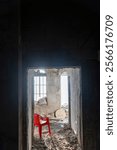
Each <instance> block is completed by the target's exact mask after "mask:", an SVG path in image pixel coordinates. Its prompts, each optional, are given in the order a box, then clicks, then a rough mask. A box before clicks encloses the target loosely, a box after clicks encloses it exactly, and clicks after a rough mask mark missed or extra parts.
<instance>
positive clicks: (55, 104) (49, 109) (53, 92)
mask: <svg viewBox="0 0 117 150" xmlns="http://www.w3.org/2000/svg"><path fill="white" fill-rule="evenodd" d="M46 72H47V103H48V104H47V105H41V106H39V105H38V106H37V105H36V106H35V112H37V113H41V114H48V113H53V112H55V111H56V110H57V109H59V108H60V100H61V95H60V76H59V70H58V69H47V70H46Z"/></svg>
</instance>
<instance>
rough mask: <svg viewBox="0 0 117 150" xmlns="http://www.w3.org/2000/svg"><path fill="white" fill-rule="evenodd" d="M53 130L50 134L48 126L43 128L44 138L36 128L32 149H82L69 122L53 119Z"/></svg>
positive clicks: (51, 122) (51, 123)
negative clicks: (40, 136)
mask: <svg viewBox="0 0 117 150" xmlns="http://www.w3.org/2000/svg"><path fill="white" fill-rule="evenodd" d="M50 125H51V132H52V135H51V136H49V135H48V132H47V128H46V127H44V128H43V134H42V139H40V138H39V134H38V129H37V128H35V129H34V136H33V145H32V150H81V148H80V146H79V144H78V140H77V137H76V135H75V134H74V132H73V131H72V129H71V128H70V127H69V125H68V124H66V123H64V122H62V121H60V120H59V121H57V120H51V121H50Z"/></svg>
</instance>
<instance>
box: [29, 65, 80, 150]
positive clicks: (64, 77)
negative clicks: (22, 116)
mask: <svg viewBox="0 0 117 150" xmlns="http://www.w3.org/2000/svg"><path fill="white" fill-rule="evenodd" d="M80 73H81V72H80V68H46V69H45V68H30V69H28V84H27V89H28V92H27V94H28V101H27V106H28V109H27V110H28V111H27V116H28V119H27V124H28V135H27V143H28V150H33V149H35V150H38V149H41V148H42V149H47V150H49V149H52V148H53V149H55V150H56V149H60V148H63V149H67V148H68V149H69V148H71V149H74V147H76V149H77V148H78V147H79V148H80V147H81V135H82V134H81V132H82V131H81V124H82V119H81V118H82V117H81V116H82V112H81V110H82V109H81V75H80ZM76 81H77V82H76ZM35 114H38V115H39V116H41V117H42V118H48V119H49V125H50V129H51V135H49V134H48V133H49V132H48V126H43V127H42V138H40V134H39V130H38V129H39V128H38V126H37V127H36V126H35V125H34V115H35ZM74 140H75V143H74V144H73V143H72V142H73V141H74ZM57 143H58V144H57Z"/></svg>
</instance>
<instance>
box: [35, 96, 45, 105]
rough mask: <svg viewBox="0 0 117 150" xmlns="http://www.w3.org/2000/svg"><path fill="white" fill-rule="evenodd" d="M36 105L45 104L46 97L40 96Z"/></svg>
mask: <svg viewBox="0 0 117 150" xmlns="http://www.w3.org/2000/svg"><path fill="white" fill-rule="evenodd" d="M36 105H47V97H43V98H40V99H39V100H38V101H37V103H36Z"/></svg>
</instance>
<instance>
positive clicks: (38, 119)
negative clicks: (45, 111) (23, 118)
mask: <svg viewBox="0 0 117 150" xmlns="http://www.w3.org/2000/svg"><path fill="white" fill-rule="evenodd" d="M34 125H36V126H39V125H40V116H39V114H34Z"/></svg>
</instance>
